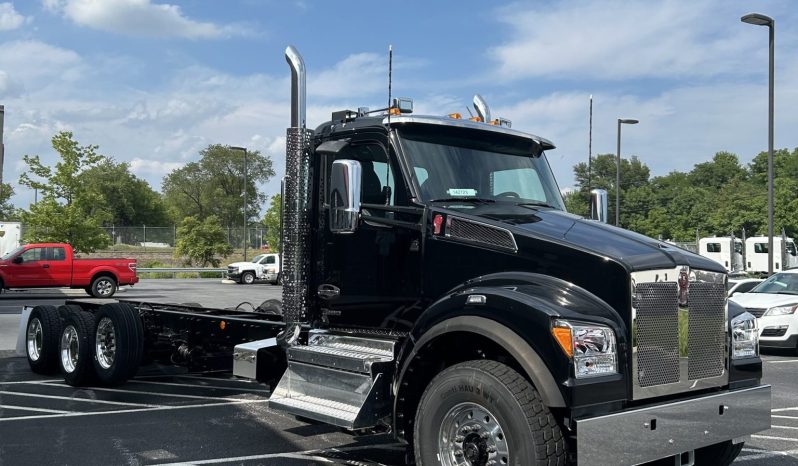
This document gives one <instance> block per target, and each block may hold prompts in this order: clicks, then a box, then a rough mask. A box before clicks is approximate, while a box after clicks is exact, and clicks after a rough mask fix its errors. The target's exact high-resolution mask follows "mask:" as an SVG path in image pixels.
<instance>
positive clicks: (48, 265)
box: [42, 264, 50, 269]
mask: <svg viewBox="0 0 798 466" xmlns="http://www.w3.org/2000/svg"><path fill="white" fill-rule="evenodd" d="M42 268H44V269H49V268H50V264H42Z"/></svg>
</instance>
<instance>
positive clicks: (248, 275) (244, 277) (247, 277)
mask: <svg viewBox="0 0 798 466" xmlns="http://www.w3.org/2000/svg"><path fill="white" fill-rule="evenodd" d="M253 283H255V274H254V273H252V272H244V273H242V274H241V284H242V285H251V284H253Z"/></svg>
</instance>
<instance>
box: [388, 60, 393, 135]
mask: <svg viewBox="0 0 798 466" xmlns="http://www.w3.org/2000/svg"><path fill="white" fill-rule="evenodd" d="M392 74H393V45H388V128H389V130H390V127H391V80H392V79H393V76H392Z"/></svg>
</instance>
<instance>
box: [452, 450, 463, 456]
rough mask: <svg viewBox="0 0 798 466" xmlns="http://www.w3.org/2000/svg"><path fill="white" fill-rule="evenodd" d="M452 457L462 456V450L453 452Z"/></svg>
mask: <svg viewBox="0 0 798 466" xmlns="http://www.w3.org/2000/svg"><path fill="white" fill-rule="evenodd" d="M454 456H457V457H460V456H463V450H456V451H455V452H454Z"/></svg>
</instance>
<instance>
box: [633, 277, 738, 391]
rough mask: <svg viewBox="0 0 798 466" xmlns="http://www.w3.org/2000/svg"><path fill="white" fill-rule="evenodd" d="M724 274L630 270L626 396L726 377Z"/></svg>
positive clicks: (715, 383) (695, 386)
mask: <svg viewBox="0 0 798 466" xmlns="http://www.w3.org/2000/svg"><path fill="white" fill-rule="evenodd" d="M726 279H727V278H726V274H724V273H717V272H707V271H702V270H691V269H690V268H689V267H687V266H678V267H676V268H673V269H660V270H647V271H640V272H634V273H632V281H631V285H632V398H633V399H635V400H639V399H644V398H651V397H657V396H664V395H671V394H675V393H684V392H690V391H696V390H702V389H706V388H712V387H721V386H724V385H726V384H728V381H729V332H728V307H727V298H726Z"/></svg>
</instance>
